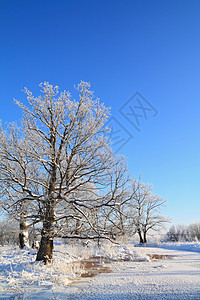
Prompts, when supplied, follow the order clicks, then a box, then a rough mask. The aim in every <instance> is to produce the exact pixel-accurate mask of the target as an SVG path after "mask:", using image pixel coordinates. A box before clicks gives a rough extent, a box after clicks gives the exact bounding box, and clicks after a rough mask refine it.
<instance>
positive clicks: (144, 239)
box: [143, 231, 147, 244]
mask: <svg viewBox="0 0 200 300" xmlns="http://www.w3.org/2000/svg"><path fill="white" fill-rule="evenodd" d="M143 241H144V243H145V244H146V243H147V233H146V231H144V232H143Z"/></svg>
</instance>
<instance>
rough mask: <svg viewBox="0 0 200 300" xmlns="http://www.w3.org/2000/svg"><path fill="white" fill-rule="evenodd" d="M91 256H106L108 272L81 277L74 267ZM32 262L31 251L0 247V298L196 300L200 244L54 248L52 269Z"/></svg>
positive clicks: (199, 296)
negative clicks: (157, 257)
mask: <svg viewBox="0 0 200 300" xmlns="http://www.w3.org/2000/svg"><path fill="white" fill-rule="evenodd" d="M152 254H157V255H168V256H169V257H168V258H169V259H167V258H160V259H153V258H152V257H151V259H149V255H152ZM90 256H104V257H107V258H108V259H109V261H110V263H109V264H106V266H107V267H109V268H110V269H111V270H112V273H100V274H98V275H97V276H95V277H91V278H90V277H89V278H81V277H80V275H81V274H82V273H84V272H85V270H84V269H83V268H82V267H81V265H78V264H75V265H74V264H72V262H74V261H78V260H82V259H87V258H89V257H90ZM35 258H36V252H35V251H33V250H20V249H18V248H16V247H11V246H4V247H0V299H2V300H3V299H5V300H7V299H10V300H11V299H16V300H17V299H30V300H35V299H41V300H43V299H57V300H58V299H104V300H107V299H124V300H125V299H133V300H135V299H168V300H171V299H185V300H186V299H200V243H164V244H160V245H159V246H155V245H150V246H146V247H136V246H134V244H133V243H129V244H126V245H120V246H117V245H111V244H108V243H104V244H103V246H102V247H101V248H100V249H99V248H98V247H97V245H95V244H93V243H91V244H89V245H88V246H87V247H82V246H81V245H75V246H70V245H65V244H61V243H56V245H55V251H54V263H53V265H47V266H44V265H43V264H42V263H39V262H35Z"/></svg>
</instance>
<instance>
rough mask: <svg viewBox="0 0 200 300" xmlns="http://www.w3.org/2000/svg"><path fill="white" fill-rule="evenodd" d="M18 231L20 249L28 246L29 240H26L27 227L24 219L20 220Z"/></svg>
mask: <svg viewBox="0 0 200 300" xmlns="http://www.w3.org/2000/svg"><path fill="white" fill-rule="evenodd" d="M19 226H20V233H19V247H20V249H24V248H25V247H29V240H28V228H27V224H26V221H24V220H23V221H21V222H20V225H19Z"/></svg>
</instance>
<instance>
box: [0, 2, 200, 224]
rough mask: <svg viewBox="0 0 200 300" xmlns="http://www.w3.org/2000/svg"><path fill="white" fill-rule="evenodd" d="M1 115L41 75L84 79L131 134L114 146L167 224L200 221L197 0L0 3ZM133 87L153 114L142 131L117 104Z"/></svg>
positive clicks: (61, 81) (7, 117) (9, 114)
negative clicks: (147, 186) (162, 201)
mask: <svg viewBox="0 0 200 300" xmlns="http://www.w3.org/2000/svg"><path fill="white" fill-rule="evenodd" d="M0 30H1V34H0V39H1V47H0V59H1V61H0V82H1V88H0V119H2V121H3V122H6V121H12V120H18V119H19V118H20V117H21V115H20V111H19V109H18V108H16V106H15V105H14V104H13V100H12V99H13V98H17V99H21V96H22V93H21V89H22V88H23V87H24V86H27V87H28V88H30V89H31V90H33V92H34V93H35V94H37V93H38V91H39V89H38V88H37V86H38V84H39V83H40V82H42V81H49V82H51V83H52V84H55V85H59V86H60V88H61V89H67V90H70V91H72V90H73V85H74V84H77V83H78V82H79V81H80V80H84V81H90V82H91V84H92V88H93V89H94V91H95V95H96V96H98V97H100V98H101V101H102V102H104V103H105V104H106V106H111V107H112V113H113V116H114V117H115V119H117V121H119V122H120V123H121V124H122V125H123V126H124V127H125V128H126V130H128V131H129V132H130V133H131V134H132V135H134V139H131V140H130V141H129V142H128V143H127V144H126V145H125V146H124V147H123V148H121V152H122V153H123V154H124V155H126V156H127V158H128V165H129V169H130V172H131V173H132V174H133V176H135V175H138V174H139V173H140V172H141V174H142V177H143V181H144V182H149V183H153V186H154V188H155V192H157V193H158V194H160V195H161V196H163V197H165V198H166V199H167V200H168V207H167V208H166V209H165V210H164V213H165V215H168V216H170V217H171V218H172V221H173V222H174V223H183V222H184V223H190V222H196V221H199V220H200V192H199V187H200V183H199V180H200V135H199V129H200V117H199V114H200V1H194V0H193V1H189V0H188V1H184V0H182V1H178V0H176V1H170V0H168V1H167V0H166V1H164V0H159V1H153V0H152V1H148V0H146V1H126V0H125V1H122V0H121V1H116V0H115V1H114V0H113V1H111V0H110V1H109V0H107V1H104V0H101V1H95V0H90V1H87V0H81V1H80V0H73V1H72V0H65V1H64V0H63V1H62V0H57V1H55V0H54V1H51V0H48V1H47V0H42V1H41V0H40V1H38V0H34V1H33V0H29V1H27V0H25V1H21V0H18V1H14V0H13V1H9V0H1V1H0ZM136 91H139V92H140V93H141V94H142V95H143V96H144V97H145V98H146V99H147V100H148V101H149V102H150V103H151V105H153V107H154V108H155V109H156V110H157V111H158V114H157V115H156V116H155V117H153V116H152V115H150V114H149V115H148V119H147V120H144V119H140V121H141V131H140V132H138V131H137V130H136V129H135V128H134V126H132V124H131V123H130V122H128V120H127V119H126V118H124V117H123V115H122V114H121V113H120V111H119V108H120V107H121V106H122V105H123V104H124V103H126V101H127V100H128V99H129V98H130V97H131V96H132V95H134V93H135V92H136Z"/></svg>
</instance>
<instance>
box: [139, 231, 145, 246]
mask: <svg viewBox="0 0 200 300" xmlns="http://www.w3.org/2000/svg"><path fill="white" fill-rule="evenodd" d="M138 235H139V238H140V244H144V240H143V238H142V233H141V231H140V229H139V230H138Z"/></svg>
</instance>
